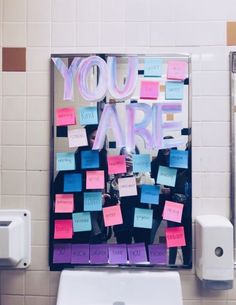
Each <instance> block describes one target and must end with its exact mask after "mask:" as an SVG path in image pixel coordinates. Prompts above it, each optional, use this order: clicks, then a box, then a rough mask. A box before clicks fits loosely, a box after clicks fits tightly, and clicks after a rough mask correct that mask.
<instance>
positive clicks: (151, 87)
mask: <svg viewBox="0 0 236 305" xmlns="http://www.w3.org/2000/svg"><path fill="white" fill-rule="evenodd" d="M159 91H160V84H159V82H157V81H141V87H140V98H141V99H148V100H156V99H157V98H158V96H159Z"/></svg>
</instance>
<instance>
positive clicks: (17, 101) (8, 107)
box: [2, 96, 26, 121]
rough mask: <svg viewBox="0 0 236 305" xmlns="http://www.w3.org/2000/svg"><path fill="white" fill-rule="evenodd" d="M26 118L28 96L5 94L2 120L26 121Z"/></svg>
mask: <svg viewBox="0 0 236 305" xmlns="http://www.w3.org/2000/svg"><path fill="white" fill-rule="evenodd" d="M25 119H26V97H25V96H5V97H4V98H3V108H2V120H3V121H24V120H25Z"/></svg>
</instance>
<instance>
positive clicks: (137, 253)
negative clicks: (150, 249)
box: [127, 243, 147, 264]
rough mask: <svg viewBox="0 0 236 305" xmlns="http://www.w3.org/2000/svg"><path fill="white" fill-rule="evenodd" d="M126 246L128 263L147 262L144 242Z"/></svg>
mask: <svg viewBox="0 0 236 305" xmlns="http://www.w3.org/2000/svg"><path fill="white" fill-rule="evenodd" d="M127 247H128V256H129V263H130V264H137V263H144V262H147V253H146V248H145V244H144V243H138V244H131V245H128V246H127Z"/></svg>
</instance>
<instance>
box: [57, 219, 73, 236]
mask: <svg viewBox="0 0 236 305" xmlns="http://www.w3.org/2000/svg"><path fill="white" fill-rule="evenodd" d="M72 234H73V229H72V219H56V220H55V224H54V238H55V239H71V238H72Z"/></svg>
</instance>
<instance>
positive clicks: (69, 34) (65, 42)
mask: <svg viewBox="0 0 236 305" xmlns="http://www.w3.org/2000/svg"><path fill="white" fill-rule="evenodd" d="M52 46H53V47H65V46H68V47H73V46H76V23H75V22H74V23H72V22H70V23H65V22H63V23H55V22H54V23H52Z"/></svg>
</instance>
